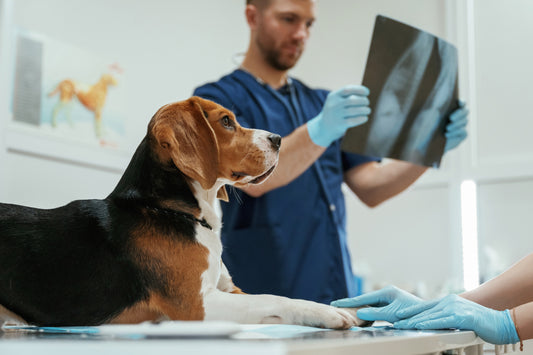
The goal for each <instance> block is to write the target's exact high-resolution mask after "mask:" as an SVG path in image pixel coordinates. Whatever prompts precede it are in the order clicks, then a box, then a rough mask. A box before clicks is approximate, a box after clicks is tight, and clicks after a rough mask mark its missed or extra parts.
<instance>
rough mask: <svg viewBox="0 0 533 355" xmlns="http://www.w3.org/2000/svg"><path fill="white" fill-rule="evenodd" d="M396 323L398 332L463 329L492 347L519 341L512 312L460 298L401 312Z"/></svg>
mask: <svg viewBox="0 0 533 355" xmlns="http://www.w3.org/2000/svg"><path fill="white" fill-rule="evenodd" d="M398 315H399V317H400V318H408V317H410V318H408V319H404V320H401V321H398V322H396V323H394V327H395V328H399V329H413V328H414V329H448V328H454V329H463V330H472V331H474V332H476V334H477V335H478V336H479V337H480V338H481V339H483V340H485V341H486V342H488V343H492V344H514V343H518V342H519V341H520V339H519V338H518V334H517V333H516V328H515V325H514V323H513V320H512V318H511V315H510V314H509V310H507V309H506V310H505V311H496V310H494V309H490V308H486V307H483V306H481V305H479V304H477V303H475V302H472V301H469V300H467V299H465V298H462V297H460V296H457V295H448V296H446V297H444V298H442V299H441V300H438V301H428V302H423V303H421V304H418V305H416V306H413V307H409V308H406V309H403V310H401V311H399V312H398Z"/></svg>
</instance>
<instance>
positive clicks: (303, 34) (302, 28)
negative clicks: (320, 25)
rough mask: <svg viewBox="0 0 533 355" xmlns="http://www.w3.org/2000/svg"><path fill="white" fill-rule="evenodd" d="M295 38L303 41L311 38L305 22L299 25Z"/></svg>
mask: <svg viewBox="0 0 533 355" xmlns="http://www.w3.org/2000/svg"><path fill="white" fill-rule="evenodd" d="M293 36H294V38H296V39H299V40H302V41H305V40H307V37H309V28H307V24H306V23H305V22H302V23H300V24H298V27H297V28H296V31H295V32H294V35H293Z"/></svg>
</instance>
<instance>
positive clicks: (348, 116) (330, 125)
mask: <svg viewBox="0 0 533 355" xmlns="http://www.w3.org/2000/svg"><path fill="white" fill-rule="evenodd" d="M369 93H370V91H369V90H368V89H367V88H366V87H364V86H360V85H349V86H345V87H344V88H342V89H340V90H337V91H334V92H330V93H329V95H328V97H327V98H326V102H325V103H324V107H323V108H322V111H321V112H320V113H319V114H318V115H317V116H316V117H314V118H312V119H311V120H310V121H309V122H307V131H308V132H309V137H311V140H312V141H313V143H315V144H317V145H320V146H322V147H327V146H329V145H330V144H331V143H332V142H333V141H335V140H337V139H339V138H340V137H342V136H343V135H344V132H346V130H347V129H348V128H350V127H355V126H359V125H361V124H363V123H365V122H366V121H368V115H369V114H370V107H368V105H369V101H368V98H367V96H368V94H369Z"/></svg>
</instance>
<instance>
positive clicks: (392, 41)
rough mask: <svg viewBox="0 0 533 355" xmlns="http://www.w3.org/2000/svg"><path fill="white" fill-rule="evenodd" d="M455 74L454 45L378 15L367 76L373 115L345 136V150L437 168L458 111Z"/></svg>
mask: <svg viewBox="0 0 533 355" xmlns="http://www.w3.org/2000/svg"><path fill="white" fill-rule="evenodd" d="M457 76H458V75H457V50H456V48H455V47H454V46H453V45H451V44H450V43H447V42H445V41H444V40H442V39H440V38H438V37H435V36H433V35H431V34H429V33H427V32H424V31H421V30H419V29H416V28H414V27H411V26H408V25H406V24H404V23H401V22H398V21H395V20H392V19H390V18H387V17H384V16H377V17H376V22H375V25H374V34H373V36H372V42H371V45H370V51H369V54H368V58H367V63H366V68H365V73H364V77H363V85H365V86H366V87H368V88H369V89H370V96H369V99H370V108H371V109H372V113H371V115H370V117H369V121H368V123H366V124H364V125H361V126H358V127H354V128H351V129H349V130H348V131H347V132H346V135H345V137H344V139H343V141H342V149H343V150H345V151H348V152H352V153H359V154H364V155H369V156H374V157H383V158H385V157H387V158H393V159H400V160H406V161H410V162H412V163H415V164H418V165H424V166H432V167H438V166H439V165H440V160H441V158H442V154H443V152H444V144H445V143H446V138H445V137H444V130H445V127H446V124H447V120H448V116H449V114H450V113H452V112H453V111H454V110H455V109H456V108H457V107H458V103H457V96H458V90H457Z"/></svg>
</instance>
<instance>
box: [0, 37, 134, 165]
mask: <svg viewBox="0 0 533 355" xmlns="http://www.w3.org/2000/svg"><path fill="white" fill-rule="evenodd" d="M14 32H15V34H14V43H13V44H14V46H13V47H14V50H13V53H14V60H13V63H14V64H13V66H14V68H13V85H12V100H11V113H12V119H11V122H10V123H9V125H8V132H7V135H6V145H7V147H8V149H10V150H14V151H20V152H24V153H27V154H32V155H37V156H43V157H48V158H53V159H57V160H62V161H66V162H71V163H79V164H84V165H89V166H96V167H104V168H108V169H112V170H122V169H123V168H124V167H125V164H126V163H127V160H128V158H129V157H128V156H127V154H126V152H125V148H126V147H125V145H126V142H127V121H126V118H125V114H124V112H125V107H126V94H125V91H126V90H125V88H124V84H123V70H122V68H121V66H120V65H119V64H118V63H117V62H116V61H113V60H111V59H109V58H106V56H105V55H100V54H97V53H92V52H89V51H87V50H84V49H81V48H78V47H76V46H73V45H70V44H67V43H63V42H60V41H57V40H53V39H51V38H48V37H45V36H41V35H37V34H34V33H29V32H24V31H20V30H16V31H14Z"/></svg>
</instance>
